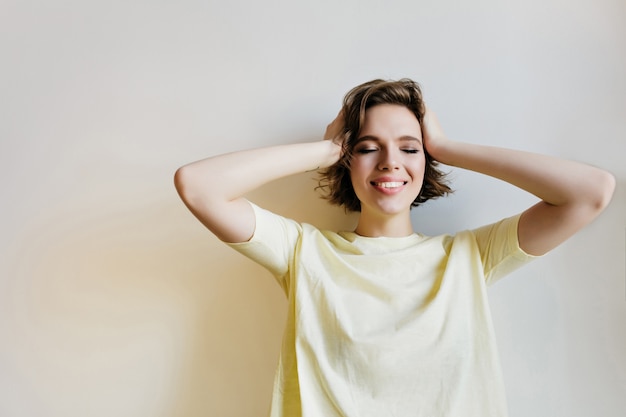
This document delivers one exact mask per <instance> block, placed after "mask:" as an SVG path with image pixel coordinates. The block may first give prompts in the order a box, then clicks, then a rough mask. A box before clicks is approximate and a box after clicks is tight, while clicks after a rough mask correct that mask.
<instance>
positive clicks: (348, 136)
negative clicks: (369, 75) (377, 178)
mask: <svg viewBox="0 0 626 417" xmlns="http://www.w3.org/2000/svg"><path fill="white" fill-rule="evenodd" d="M378 104H398V105H401V106H405V107H406V108H408V109H409V110H411V111H412V112H413V114H415V117H417V120H418V121H419V123H420V126H421V125H422V121H423V120H424V113H425V112H426V108H425V106H424V100H423V99H422V90H421V88H420V86H419V84H418V83H416V82H415V81H413V80H410V79H408V78H403V79H401V80H397V81H393V80H380V79H377V80H372V81H368V82H366V83H363V84H361V85H358V86H356V87H354V88H353V89H352V90H350V91H349V92H348V93H347V94H346V96H345V97H344V99H343V106H342V111H343V114H344V118H345V126H344V130H343V132H342V133H343V138H344V140H343V144H342V147H343V151H342V156H341V158H340V159H339V161H337V162H336V163H335V164H334V165H331V166H330V167H328V168H326V169H324V170H321V171H320V176H319V178H318V187H317V188H319V189H321V190H322V192H323V196H324V198H325V199H327V200H328V201H329V202H331V203H332V204H336V205H338V206H343V207H344V208H345V209H346V210H347V211H361V202H360V201H359V199H358V197H357V195H356V193H355V192H354V188H353V187H352V180H351V179H350V160H351V159H352V151H353V149H354V146H355V144H356V142H357V140H358V139H359V133H360V131H361V126H363V123H364V121H365V111H366V110H367V109H369V108H370V107H373V106H376V105H378ZM424 153H425V156H426V168H425V171H424V183H423V185H422V189H421V190H420V192H419V194H418V195H417V197H416V198H415V200H414V201H413V203H411V207H417V206H419V205H420V204H422V203H425V202H426V201H428V200H430V199H434V198H438V197H442V196H444V195H446V194H449V193H451V192H452V189H451V188H450V187H449V186H448V184H447V181H446V178H445V177H446V174H445V173H444V172H442V171H440V170H439V169H438V168H437V166H438V165H439V163H438V162H437V161H435V160H434V159H433V158H432V157H431V156H430V155H429V154H428V152H427V151H426V149H424Z"/></svg>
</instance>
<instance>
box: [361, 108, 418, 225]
mask: <svg viewBox="0 0 626 417" xmlns="http://www.w3.org/2000/svg"><path fill="white" fill-rule="evenodd" d="M352 154H353V156H352V159H351V161H350V178H351V180H352V186H353V188H354V191H355V193H356V195H357V197H358V198H359V200H360V202H361V215H364V214H368V215H375V216H383V217H388V216H395V215H398V214H406V215H408V214H409V212H410V210H411V203H412V202H413V201H414V200H415V198H416V197H417V195H418V194H419V192H420V190H421V189H422V183H423V181H424V169H425V164H426V159H425V155H424V147H423V143H422V130H421V127H420V124H419V121H418V120H417V117H416V116H415V114H413V112H412V111H411V110H409V109H408V108H406V107H404V106H401V105H396V104H379V105H376V106H374V107H371V108H369V109H368V110H367V111H366V112H365V122H364V124H363V126H362V128H361V132H360V133H359V139H358V140H357V143H356V144H355V146H354V148H353V152H352Z"/></svg>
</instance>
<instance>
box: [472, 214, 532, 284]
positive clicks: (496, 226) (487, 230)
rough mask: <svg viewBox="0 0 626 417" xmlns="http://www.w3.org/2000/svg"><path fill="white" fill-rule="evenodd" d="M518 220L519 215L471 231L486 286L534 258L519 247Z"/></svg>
mask: <svg viewBox="0 0 626 417" xmlns="http://www.w3.org/2000/svg"><path fill="white" fill-rule="evenodd" d="M519 218H520V214H518V215H515V216H512V217H508V218H506V219H503V220H500V221H499V222H496V223H493V224H489V225H486V226H483V227H480V228H478V229H475V230H473V231H472V233H473V234H474V236H475V238H476V242H477V244H478V249H479V251H480V257H481V261H482V264H483V268H484V271H485V281H486V282H487V284H493V283H494V282H496V281H497V280H498V279H500V278H502V277H504V276H505V275H507V274H509V273H511V272H513V271H514V270H516V269H517V268H519V267H521V266H522V265H524V264H526V263H528V262H530V261H531V260H533V259H535V258H536V256H533V255H529V254H527V253H526V252H524V250H522V248H520V246H519V240H518V237H517V226H518V223H519Z"/></svg>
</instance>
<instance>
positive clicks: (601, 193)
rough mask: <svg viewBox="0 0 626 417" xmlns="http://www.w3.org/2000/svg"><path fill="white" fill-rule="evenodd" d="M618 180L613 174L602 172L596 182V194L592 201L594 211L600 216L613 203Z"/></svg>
mask: <svg viewBox="0 0 626 417" xmlns="http://www.w3.org/2000/svg"><path fill="white" fill-rule="evenodd" d="M615 184H616V180H615V177H614V176H613V174H611V173H610V172H608V171H604V170H601V171H599V173H598V177H597V178H596V179H595V181H594V193H593V198H592V199H591V203H592V207H593V210H594V211H595V212H596V213H597V214H599V213H601V212H602V211H603V210H604V209H605V208H606V207H607V206H608V205H609V203H610V202H611V199H612V198H613V193H614V191H615Z"/></svg>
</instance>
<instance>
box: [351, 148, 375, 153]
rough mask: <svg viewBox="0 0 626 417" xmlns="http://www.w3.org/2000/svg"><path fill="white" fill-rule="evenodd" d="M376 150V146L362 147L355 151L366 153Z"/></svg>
mask: <svg viewBox="0 0 626 417" xmlns="http://www.w3.org/2000/svg"><path fill="white" fill-rule="evenodd" d="M377 150H378V149H376V148H362V149H358V150H357V151H356V153H360V154H366V153H371V152H376V151H377Z"/></svg>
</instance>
